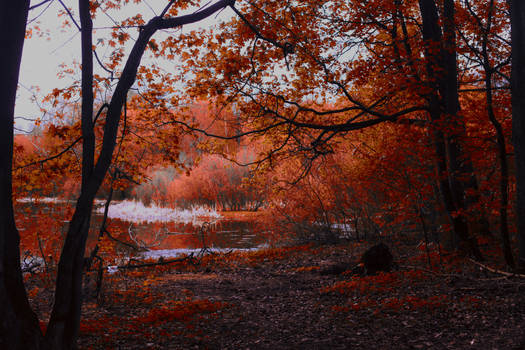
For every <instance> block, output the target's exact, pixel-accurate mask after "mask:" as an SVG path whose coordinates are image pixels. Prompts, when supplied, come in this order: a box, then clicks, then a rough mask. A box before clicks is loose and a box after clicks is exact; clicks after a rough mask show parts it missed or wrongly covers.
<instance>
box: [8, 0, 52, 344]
mask: <svg viewBox="0 0 525 350" xmlns="http://www.w3.org/2000/svg"><path fill="white" fill-rule="evenodd" d="M28 11H29V1H28V0H20V1H7V0H3V1H2V2H1V5H0V48H1V49H2V55H0V76H1V77H2V84H0V108H1V110H0V149H1V152H0V315H1V321H0V348H1V349H38V347H39V342H40V339H41V338H42V334H41V331H40V328H39V324H38V319H37V317H36V315H35V313H34V312H33V311H32V310H31V306H30V305H29V301H28V298H27V293H26V290H25V287H24V282H23V278H22V271H21V266H20V236H19V233H18V230H17V229H16V225H15V219H14V212H13V200H12V175H11V171H12V163H13V131H14V129H13V121H14V109H15V100H16V90H17V85H18V75H19V70H20V62H21V59H22V48H23V45H24V37H25V29H26V22H27V15H28Z"/></svg>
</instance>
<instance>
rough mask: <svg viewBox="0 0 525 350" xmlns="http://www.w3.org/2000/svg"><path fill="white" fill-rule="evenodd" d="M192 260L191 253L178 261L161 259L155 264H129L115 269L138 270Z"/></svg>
mask: <svg viewBox="0 0 525 350" xmlns="http://www.w3.org/2000/svg"><path fill="white" fill-rule="evenodd" d="M193 259H194V257H193V253H191V254H190V255H188V256H185V257H183V258H179V259H170V260H162V259H160V260H159V261H157V262H151V263H143V264H136V265H130V264H128V265H119V266H117V268H118V269H138V268H141V267H151V266H159V265H168V264H172V263H175V262H182V261H185V260H190V261H191V260H193ZM130 262H131V261H130Z"/></svg>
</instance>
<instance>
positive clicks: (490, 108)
mask: <svg viewBox="0 0 525 350" xmlns="http://www.w3.org/2000/svg"><path fill="white" fill-rule="evenodd" d="M493 10H494V0H491V1H490V10H489V13H488V18H487V27H486V28H485V27H483V28H480V29H481V31H482V38H483V39H482V43H481V57H482V58H483V70H484V71H485V88H486V89H487V93H486V95H485V98H486V102H487V112H488V117H489V120H490V122H491V123H492V125H493V126H494V130H495V131H496V142H497V147H498V158H499V163H500V181H499V189H500V193H501V200H500V209H499V220H500V222H499V226H500V235H501V241H502V244H503V254H504V257H505V262H506V263H507V265H508V266H510V267H512V268H514V265H515V264H514V258H513V256H512V248H511V244H510V238H509V226H508V216H507V207H508V205H509V199H508V197H509V196H508V188H509V167H508V163H507V147H506V142H505V134H504V133H503V127H502V126H501V123H500V122H499V121H498V119H497V118H496V114H495V113H494V101H493V96H492V76H493V73H494V67H493V66H492V64H491V62H490V58H489V54H488V50H487V45H488V35H489V33H490V28H491V26H492V15H493Z"/></svg>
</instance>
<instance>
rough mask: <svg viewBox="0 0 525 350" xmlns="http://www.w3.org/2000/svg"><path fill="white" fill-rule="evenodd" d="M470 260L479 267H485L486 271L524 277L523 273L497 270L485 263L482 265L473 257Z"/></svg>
mask: <svg viewBox="0 0 525 350" xmlns="http://www.w3.org/2000/svg"><path fill="white" fill-rule="evenodd" d="M469 260H470V261H471V262H473V263H474V264H475V265H478V266H479V267H481V268H482V269H485V270H487V271H490V272H492V273H497V274H499V275H503V276H507V277H518V278H525V275H524V274H520V273H513V272H507V271H503V270H498V269H494V268H492V267H489V266H487V265H484V264H482V263H480V262H477V261H475V260H473V259H469Z"/></svg>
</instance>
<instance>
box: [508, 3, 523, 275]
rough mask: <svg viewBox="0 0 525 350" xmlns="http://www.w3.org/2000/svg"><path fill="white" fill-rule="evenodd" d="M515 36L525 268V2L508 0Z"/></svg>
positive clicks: (515, 133) (515, 131) (515, 122)
mask: <svg viewBox="0 0 525 350" xmlns="http://www.w3.org/2000/svg"><path fill="white" fill-rule="evenodd" d="M508 3H509V4H510V23H511V27H512V29H511V39H512V72H511V89H512V143H513V145H514V154H515V162H516V197H517V198H516V217H517V224H518V225H517V226H518V250H519V253H518V267H519V268H520V269H522V270H525V2H523V1H521V0H508Z"/></svg>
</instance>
